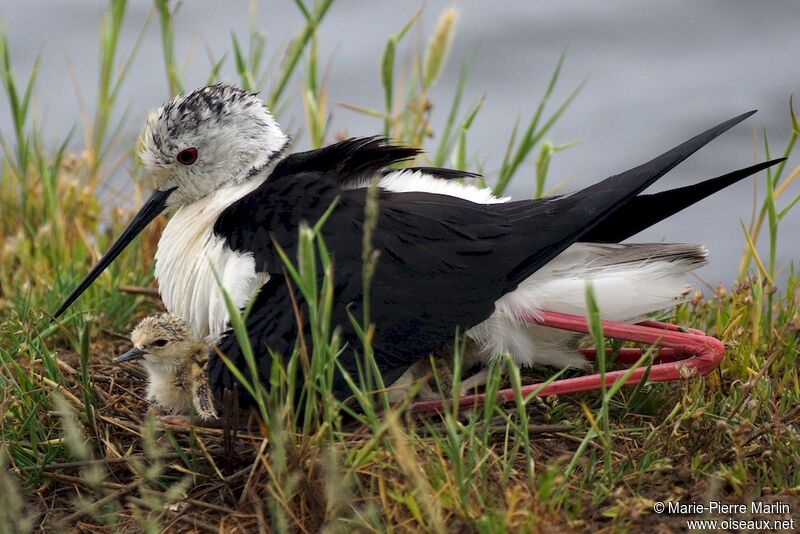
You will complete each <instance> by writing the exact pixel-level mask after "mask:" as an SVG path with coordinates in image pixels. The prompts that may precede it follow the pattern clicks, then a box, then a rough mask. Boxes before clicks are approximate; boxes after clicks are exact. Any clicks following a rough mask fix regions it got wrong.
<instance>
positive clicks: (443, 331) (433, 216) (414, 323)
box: [210, 113, 751, 395]
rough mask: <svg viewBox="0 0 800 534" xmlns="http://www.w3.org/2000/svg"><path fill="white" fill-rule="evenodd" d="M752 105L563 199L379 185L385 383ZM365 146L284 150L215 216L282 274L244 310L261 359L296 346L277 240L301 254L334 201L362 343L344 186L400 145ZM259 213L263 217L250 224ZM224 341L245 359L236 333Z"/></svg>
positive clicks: (378, 285) (350, 303) (352, 218)
mask: <svg viewBox="0 0 800 534" xmlns="http://www.w3.org/2000/svg"><path fill="white" fill-rule="evenodd" d="M750 114H751V113H747V114H745V115H742V116H739V117H736V118H734V119H732V120H730V121H727V122H725V123H722V124H720V125H719V126H716V127H714V128H712V129H710V130H708V131H706V132H704V133H702V134H700V135H698V136H696V137H694V138H692V139H691V140H689V141H687V142H685V143H683V144H681V145H679V146H678V147H676V148H674V149H672V150H670V151H669V152H666V153H665V154H663V155H661V156H659V157H657V158H655V159H654V160H652V161H650V162H649V163H646V164H644V165H641V166H639V167H636V168H634V169H632V170H630V171H627V172H624V173H622V174H619V175H616V176H612V177H610V178H607V179H606V180H603V181H602V182H599V183H598V184H595V185H593V186H590V187H588V188H586V189H584V190H582V191H579V192H577V193H575V194H572V195H568V196H564V197H559V198H556V199H540V200H523V201H518V202H510V203H506V204H492V205H483V204H474V203H471V202H468V201H466V200H463V199H460V198H455V197H450V196H442V195H434V194H429V193H390V192H386V191H380V192H378V204H379V217H378V220H377V227H376V229H375V232H374V235H373V245H374V247H375V249H377V250H379V251H380V254H381V256H380V259H379V261H378V266H377V270H376V272H375V276H374V279H373V283H372V286H371V299H370V301H371V310H372V317H373V321H374V322H375V324H376V330H375V338H374V350H375V355H376V361H377V363H378V366H379V368H380V370H381V372H382V373H383V374H384V379H385V381H386V382H387V383H391V382H393V381H394V379H396V378H397V377H398V376H399V375H400V374H402V372H404V371H405V369H406V368H407V367H408V366H409V365H410V364H412V363H413V362H414V361H416V360H418V359H419V358H421V357H424V356H425V355H426V354H427V353H429V352H431V351H432V350H435V349H436V348H438V347H440V346H441V345H443V344H445V343H447V342H448V341H450V340H452V338H453V335H454V332H455V330H456V328H457V327H461V328H462V331H463V330H464V329H468V328H471V327H472V326H475V325H476V324H478V323H480V322H482V321H483V320H485V319H486V318H487V317H489V315H491V313H492V312H493V310H494V303H495V301H496V300H497V299H498V298H500V297H501V296H502V295H504V294H505V293H508V292H509V291H512V290H513V289H514V288H516V286H517V285H518V284H519V283H520V282H521V281H522V280H524V279H525V278H527V277H528V276H530V275H531V274H532V273H534V272H535V271H536V270H538V269H539V268H540V267H541V266H543V265H544V264H546V263H547V262H548V261H550V260H551V259H553V258H554V257H555V256H557V255H558V254H559V253H560V252H562V251H563V250H564V249H566V248H567V247H569V246H570V245H571V244H572V243H574V242H576V241H578V240H579V239H581V237H582V236H583V235H585V234H586V233H587V232H589V231H591V230H592V228H594V227H595V226H596V225H597V224H598V223H600V222H601V221H603V220H604V219H605V218H606V217H608V216H609V215H610V214H612V213H613V212H614V211H616V210H618V209H620V208H621V207H623V206H625V205H626V204H627V203H628V202H629V201H630V200H631V199H632V198H633V197H635V196H636V195H638V194H639V193H640V192H641V191H642V190H643V189H645V188H646V187H647V186H649V185H651V184H652V183H653V182H655V181H656V180H657V179H658V178H660V177H661V176H663V175H664V174H665V173H666V172H668V171H669V170H670V169H672V168H673V167H674V166H675V165H677V164H678V163H680V162H681V161H683V160H684V159H686V158H687V157H689V156H690V155H691V154H692V153H694V152H695V151H696V150H698V149H699V148H701V147H702V146H703V145H705V144H706V143H708V142H709V141H711V140H712V139H714V138H715V137H717V136H718V135H719V134H721V133H722V132H724V131H725V130H727V129H728V128H730V127H732V126H733V125H735V124H737V123H738V122H740V121H742V120H744V119H745V118H746V117H748V116H749V115H750ZM362 142H363V141H362ZM361 147H362V148H363V149H364V150H366V151H367V152H369V153H370V156H366V155H365V154H361V152H360V150H359V149H357V148H355V149H353V150H351V151H350V152H349V153H346V154H344V157H342V158H339V159H336V158H327V156H326V158H327V159H328V160H329V163H330V165H331V166H330V167H329V168H327V169H324V168H323V167H324V165H322V164H321V163H320V161H322V160H324V159H326V158H321V157H320V159H316V158H317V157H319V156H313V155H312V156H310V157H309V156H308V155H307V156H305V157H306V158H307V159H306V161H309V160H311V161H314V165H308V166H306V165H300V164H298V162H297V161H294V160H292V158H287V160H289V161H286V160H284V161H282V162H281V163H279V164H278V165H277V166H276V169H275V171H274V172H273V173H272V175H271V176H270V178H269V179H268V180H266V181H265V182H264V184H262V185H261V186H260V187H259V188H258V189H256V190H255V191H254V192H253V193H251V194H249V195H247V196H245V197H244V198H242V199H240V200H239V201H237V202H236V203H234V204H233V205H231V206H230V207H229V208H228V209H226V210H225V212H224V213H223V214H222V215H221V216H220V218H219V220H218V222H217V224H216V226H215V231H216V232H217V233H218V234H220V235H222V236H224V237H225V238H226V239H227V240H228V242H229V243H230V245H231V246H232V248H234V249H235V250H239V251H243V252H250V253H252V254H253V255H254V257H255V260H256V266H257V268H259V269H263V270H265V271H267V272H269V273H271V274H273V275H274V276H275V278H274V280H275V281H272V280H271V281H270V284H268V287H267V288H266V290H264V291H262V292H261V294H260V295H259V297H258V300H257V302H256V304H255V306H254V307H253V310H252V312H251V315H250V317H249V319H248V329H249V333H250V338H251V343H252V344H253V346H254V349H255V350H256V351H257V353H258V354H259V355H261V357H263V358H265V359H268V358H267V356H266V354H267V353H268V351H267V349H268V348H271V349H273V351H275V352H277V353H279V354H284V355H286V354H287V351H289V350H290V349H291V346H293V345H291V344H290V343H289V341H288V340H290V339H291V338H292V336H293V335H294V334H296V326H292V325H293V321H294V315H293V314H294V312H293V309H292V307H291V306H289V305H287V299H288V295H289V289H288V288H287V286H286V284H285V283H284V282H283V281H282V279H281V273H282V271H283V266H282V264H281V262H280V259H279V258H278V256H277V254H276V251H275V248H274V245H273V241H274V242H277V243H279V244H280V245H281V246H282V247H283V248H284V249H285V250H287V252H288V253H289V256H290V257H292V258H296V256H297V234H298V226H299V225H300V223H301V222H302V221H307V222H309V223H314V222H316V221H317V220H318V219H319V218H320V217H321V216H322V215H323V213H324V212H325V210H326V209H327V208H328V207H329V206H330V205H331V203H332V202H333V201H334V199H338V203H337V206H336V208H335V209H334V210H333V212H332V214H331V215H330V217H329V219H328V220H327V222H326V223H325V225H324V227H323V230H322V235H323V238H324V240H325V242H326V244H327V247H328V249H329V250H330V251H331V252H332V255H333V261H334V265H335V279H336V284H335V285H336V287H335V306H334V310H333V322H334V324H335V325H338V326H341V327H342V328H343V336H344V340H345V341H346V342H348V343H350V344H351V347H357V346H358V342H357V340H356V337H355V334H354V333H353V332H352V330H351V329H350V328H349V327H348V325H349V322H348V319H347V317H348V311H349V312H350V313H353V314H354V316H355V317H360V309H361V308H360V307H361V301H362V281H361V271H362V262H361V239H362V238H361V236H362V229H363V224H364V208H365V198H366V190H365V189H355V190H346V191H343V190H341V187H340V185H341V183H342V182H343V181H346V180H347V176H357V175H361V176H363V173H365V172H377V171H379V170H380V169H375V165H373V164H372V162H373V161H378V162H380V163H378V164H379V165H386V164H388V163H391V162H394V161H397V159H398V158H400V157H402V155H403V154H404V153H403V152H402V151H399V150H397V149H396V147H392V146H390V145H385V143H384V142H383V141H378V140H369V141H367V142H366V143H365V144H362V145H361ZM381 147H383V148H381ZM323 150H325V149H323ZM323 154H324V153H323ZM315 165H316V166H315ZM251 221H256V223H257V224H248V222H251ZM300 303H301V305H302V302H300ZM220 349H221V350H223V351H224V352H225V353H226V354H227V355H228V357H229V358H231V359H232V360H233V362H234V363H235V364H237V366H239V367H240V368H244V364H243V360H242V357H241V351H240V350H239V348H238V346H237V344H236V342H235V340H233V338H232V335H231V334H228V335H227V337H226V338H224V339H223V340H222V341H221V343H220ZM342 358H343V359H344V364H345V367H346V368H348V369H354V368H355V366H354V362H353V361H352V358H353V356H352V355H351V354H349V351H348V352H346V353H345V354H344V355H343V356H342ZM210 368H211V372H210V378H211V381H212V384H213V385H214V386H215V387H216V389H217V392H219V390H220V389H219V388H221V387H223V386H224V385H226V384H229V383H230V381H231V379H230V376H229V373H228V371H227V369H226V368H224V365H223V364H222V363H221V362H220V361H219V360H218V359H216V358H212V361H211V362H210ZM264 368H265V369H269V365H268V364H267V363H265V367H264ZM267 377H268V374H264V375H262V377H261V378H262V380H264V379H266V378H267ZM339 386H340V387H339V388H338V390H337V393H339V394H342V395H344V394H346V393H347V391H346V388H344V385H343V383H341V382H340V383H339Z"/></svg>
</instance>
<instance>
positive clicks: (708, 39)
mask: <svg viewBox="0 0 800 534" xmlns="http://www.w3.org/2000/svg"><path fill="white" fill-rule="evenodd" d="M103 5H104V4H103V3H102V2H98V1H72V2H52V1H46V0H29V1H26V2H21V1H16V0H0V20H3V19H4V21H5V24H6V26H7V28H8V37H9V43H10V49H11V57H12V60H13V63H14V67H15V69H16V72H17V74H18V75H20V74H27V71H28V70H29V69H30V68H31V66H32V65H33V63H34V60H35V58H36V56H37V55H39V56H41V67H40V73H39V78H38V83H37V86H36V93H35V94H36V107H37V114H38V115H39V116H40V117H41V125H42V129H43V130H44V132H45V134H46V138H47V139H48V141H49V142H50V143H52V144H55V143H57V142H59V141H60V140H61V139H63V137H64V136H65V135H66V134H67V132H68V131H69V130H70V129H71V128H72V127H73V126H80V122H79V110H80V104H79V102H80V101H83V102H84V103H88V105H91V103H92V102H94V101H95V94H96V86H97V70H98V32H99V26H100V17H101V13H102V8H103ZM450 6H454V7H455V8H457V10H458V12H459V15H460V16H459V20H458V26H457V33H456V37H455V40H454V42H453V46H452V53H451V55H450V59H449V62H448V64H447V67H446V69H445V70H444V72H443V73H442V76H441V78H440V80H439V81H438V83H437V85H436V87H435V88H434V90H433V92H432V99H433V101H434V103H439V106H438V107H435V108H434V110H433V126H434V130H436V129H437V125H441V124H442V122H443V121H444V116H445V115H446V112H447V109H446V106H447V105H448V104H449V102H450V99H451V96H452V94H453V92H454V91H455V88H456V85H457V81H458V76H459V68H460V65H461V64H462V63H463V62H465V61H468V62H469V64H470V66H471V68H470V77H469V81H468V84H467V90H466V92H465V98H464V103H465V104H467V105H471V104H472V103H474V102H475V101H476V100H477V99H478V98H480V97H481V96H482V95H485V96H486V101H485V105H484V106H483V109H482V110H481V112H480V113H479V115H478V117H477V119H476V121H475V123H474V125H473V128H472V132H471V134H470V137H469V149H470V152H471V153H473V154H476V155H477V156H478V157H479V158H480V160H481V162H482V164H483V168H484V169H485V172H486V174H487V175H488V177H489V178H490V179H491V178H492V177H493V175H494V173H496V171H497V169H498V167H499V165H500V162H501V160H502V154H503V151H504V149H505V145H506V142H507V139H508V136H509V134H510V131H511V128H512V126H513V124H514V121H515V119H516V117H517V116H520V117H522V119H523V120H524V119H526V118H527V117H529V116H530V114H531V113H532V111H533V109H534V106H535V104H536V102H537V101H538V98H539V96H540V95H541V94H542V92H543V91H544V88H545V86H546V83H547V78H548V76H549V75H550V72H551V70H552V68H553V66H554V64H555V62H556V59H557V57H558V55H559V54H560V53H561V52H562V51H563V50H564V49H567V50H568V52H567V59H566V62H565V66H564V70H563V76H562V80H561V82H560V84H559V86H558V88H557V90H556V92H555V94H554V99H553V101H554V104H555V103H557V102H558V101H560V100H561V99H563V98H565V97H566V96H567V95H568V94H569V92H570V91H571V90H572V89H573V88H574V87H575V86H577V85H578V84H579V83H580V82H581V81H582V80H586V81H587V85H586V87H585V89H584V90H583V91H582V92H581V94H580V95H579V96H578V98H577V100H575V102H574V104H573V105H572V106H571V107H570V109H569V110H568V111H567V112H566V114H565V115H564V117H563V119H562V120H560V121H559V122H558V123H557V124H556V126H555V127H554V128H553V130H552V131H551V133H550V135H549V138H550V139H551V140H552V141H553V142H554V143H557V144H558V143H564V142H568V141H573V140H577V141H580V143H579V144H578V145H577V146H575V147H573V148H571V149H569V150H567V151H565V152H563V153H560V154H558V155H557V156H556V157H555V159H554V161H553V163H552V165H551V169H550V181H551V183H556V182H558V181H560V180H563V179H568V178H569V179H571V182H570V184H569V185H568V189H570V190H571V189H575V188H578V187H580V186H584V185H586V184H589V183H591V182H593V181H596V180H598V179H601V178H604V177H606V176H608V175H610V174H613V173H615V172H618V171H621V170H624V169H627V168H629V167H631V166H634V165H636V164H638V163H641V162H643V161H646V160H647V159H649V158H650V157H652V156H654V155H657V154H658V153H660V152H661V151H662V150H664V149H667V148H670V147H671V146H672V145H674V144H676V143H678V142H680V141H683V140H684V139H686V138H688V137H689V136H691V135H693V134H695V133H697V132H699V131H701V130H702V129H705V128H706V127H708V126H711V125H713V124H715V123H717V122H719V121H721V120H724V119H727V118H730V117H732V116H734V115H737V114H739V113H741V112H744V111H747V110H749V109H759V113H758V114H757V115H756V116H755V117H754V119H750V120H749V121H748V122H747V123H746V124H744V125H741V126H739V127H737V128H736V129H734V130H733V131H731V132H729V133H727V134H725V135H724V136H723V137H721V138H720V139H718V140H717V141H715V142H714V143H713V144H712V145H710V146H708V147H707V148H705V149H704V150H703V151H702V152H700V153H698V154H697V155H695V156H694V157H692V158H691V159H690V160H689V161H687V162H686V163H684V164H682V165H681V166H680V167H679V168H677V169H676V170H674V171H673V172H671V173H670V174H669V175H668V176H667V177H666V178H665V179H663V180H662V181H661V182H660V183H659V184H657V185H656V186H654V188H653V190H654V191H655V190H659V189H665V188H671V187H675V186H679V185H683V184H688V183H691V182H694V181H697V180H699V179H702V178H708V177H712V176H716V175H718V174H722V173H724V172H727V171H729V170H732V169H734V168H738V167H741V166H745V165H748V164H750V163H751V162H752V161H753V159H754V157H763V148H762V146H763V145H762V142H761V140H760V139H761V135H762V130H763V128H766V129H767V131H768V134H769V137H770V141H771V143H772V147H773V150H774V151H777V150H778V149H779V148H780V149H782V147H783V145H784V142H785V140H786V138H787V136H788V134H789V130H790V127H789V120H788V100H789V95H790V94H792V93H795V94H796V95H797V96H798V100H800V59H798V58H800V2H797V1H796V0H781V1H768V2H753V1H747V0H714V1H710V0H709V1H703V2H698V1H689V0H686V1H671V2H663V1H655V0H615V1H611V2H596V1H593V0H581V1H570V2H542V1H536V2H510V1H509V2H485V1H481V0H455V1H452V2H439V1H429V2H425V3H424V4H423V2H421V1H408V2H397V1H374V0H371V1H370V0H340V1H338V2H337V3H335V4H334V5H333V7H332V8H331V10H330V12H329V14H328V16H327V18H326V20H325V21H324V23H323V25H322V28H321V32H320V37H319V50H320V54H321V59H322V60H323V61H324V62H325V64H326V65H327V66H328V70H327V81H328V87H329V99H330V100H331V101H332V102H341V103H350V104H357V105H362V106H367V107H372V108H376V109H380V108H381V107H382V102H383V100H382V99H383V96H382V91H381V87H380V83H379V77H378V63H379V61H380V57H381V54H382V50H383V46H384V43H385V40H386V37H387V36H388V35H390V34H393V33H396V32H398V31H399V30H400V29H401V28H402V27H403V25H404V24H405V23H406V21H408V20H409V19H410V18H411V17H412V16H413V15H414V13H416V12H417V10H419V9H420V7H424V9H423V12H422V15H421V27H422V31H419V30H413V31H412V32H411V34H409V35H408V36H407V37H406V43H407V45H408V46H409V47H410V46H422V45H424V42H425V39H426V38H427V34H428V32H429V31H430V30H431V29H432V28H433V26H434V25H435V22H436V20H437V18H438V16H439V14H440V13H441V11H442V10H443V9H445V8H447V7H450ZM249 7H250V4H249V3H247V2H216V1H213V0H191V1H188V2H184V3H183V5H182V7H181V9H180V11H179V14H178V16H177V18H176V31H177V35H176V46H177V57H178V58H179V61H180V63H181V65H182V72H181V75H182V77H183V80H184V83H185V85H186V86H187V87H193V86H198V85H202V84H203V83H204V81H205V80H206V78H207V76H208V72H209V65H210V63H209V57H208V54H207V50H208V51H210V53H211V54H212V55H213V57H214V58H219V57H220V56H221V55H222V54H224V53H225V52H228V56H229V57H228V60H227V61H226V63H225V65H224V67H223V69H222V77H223V78H224V79H227V80H231V81H235V80H237V77H236V74H235V68H234V64H233V61H232V58H231V54H230V49H231V43H230V35H231V32H232V31H233V32H236V33H237V34H238V35H239V36H240V37H241V38H245V36H246V34H247V30H248V24H253V25H254V26H255V28H257V29H258V30H261V31H264V32H266V35H267V39H268V52H267V55H271V54H274V53H275V50H277V47H278V46H281V45H284V44H285V43H286V42H287V41H288V40H289V39H290V38H291V37H292V36H293V35H294V33H295V32H296V31H297V29H298V28H299V27H300V25H301V24H302V18H301V16H300V14H299V12H298V10H297V8H296V7H295V5H294V3H293V2H291V1H289V0H283V1H268V2H260V3H258V7H257V11H256V16H255V18H253V19H250V20H249V18H248V14H249ZM150 11H151V3H150V2H146V1H139V0H133V1H130V2H129V6H128V16H127V19H126V22H125V26H124V29H123V33H122V36H121V43H120V47H121V51H122V52H123V53H127V52H128V51H130V50H131V48H132V47H133V44H134V42H135V40H136V38H137V36H138V33H139V31H140V30H141V28H142V26H143V24H144V22H145V20H146V19H147V17H148V14H149V13H150ZM405 49H406V50H407V49H408V48H405ZM161 53H162V52H161V43H160V36H159V28H158V22H157V20H155V19H153V20H151V22H150V26H149V27H148V29H147V30H146V32H145V36H144V39H143V42H142V45H141V49H140V50H139V53H138V55H137V57H136V59H135V62H134V63H133V65H132V67H131V70H130V74H129V76H128V78H127V80H126V81H125V82H124V85H123V86H122V89H121V91H120V94H119V102H120V103H121V104H122V105H121V106H120V109H122V108H127V110H128V114H127V117H126V120H125V128H124V130H123V132H124V138H125V139H126V140H127V141H126V142H125V143H124V145H126V146H130V142H132V140H133V138H134V136H135V135H136V133H137V132H138V129H139V128H140V126H141V124H142V121H143V120H144V118H145V116H146V113H147V112H148V110H150V109H151V108H153V107H155V106H157V105H158V104H159V103H161V101H162V100H164V99H165V98H167V97H168V96H169V95H168V94H167V93H168V91H167V83H166V78H165V76H164V69H163V62H162V55H161ZM399 59H400V61H402V59H403V56H402V55H401V56H400V58H399ZM73 78H74V80H76V81H77V85H78V86H79V87H78V89H77V92H78V93H79V94H80V100H79V99H78V98H77V97H76V87H75V82H73ZM299 86H300V82H299V81H298V80H297V79H295V80H293V81H292V82H291V85H290V88H289V89H290V92H291V94H292V95H293V98H292V100H291V101H290V102H289V105H288V106H287V107H286V109H284V110H283V111H282V114H281V122H282V124H283V125H284V126H285V127H287V128H288V129H289V130H296V129H297V128H300V127H301V126H302V124H303V111H302V105H301V103H300V99H299V91H298V89H299ZM797 105H798V108H800V102H798V104H797ZM3 106H5V103H4V102H3ZM332 109H333V117H332V128H331V132H332V133H336V132H346V133H347V134H350V135H366V134H372V133H377V132H379V131H380V128H381V123H380V122H379V121H378V120H377V119H374V118H369V117H365V116H363V115H360V114H357V113H354V112H352V111H349V110H347V109H345V108H343V107H336V106H333V107H332ZM551 109H553V108H551ZM120 117H121V114H119V115H118V116H117V118H118V119H119V118H120ZM10 125H11V119H10V116H9V114H8V113H7V111H5V109H4V110H3V112H0V131H2V134H3V137H4V138H5V139H9V138H10V137H11V129H10V128H11V126H10ZM80 139H81V136H80V135H76V136H75V141H74V142H73V145H74V147H75V148H80V146H81V142H80ZM754 140H755V141H754ZM434 143H435V140H434V142H432V143H431V146H435V145H434ZM305 146H306V145H305V141H304V140H303V139H302V136H301V141H300V144H299V147H300V148H304V147H305ZM798 163H800V158H798V157H797V156H795V157H794V158H793V159H792V160H791V161H790V165H789V168H792V167H794V166H796V165H797V164H798ZM128 165H129V164H128V163H125V164H124V165H123V167H122V170H121V171H120V172H119V173H118V176H117V177H116V179H115V181H114V184H113V186H112V187H109V188H107V189H106V190H105V191H104V192H103V194H104V195H105V198H104V200H105V201H106V202H108V203H109V204H112V203H126V202H128V197H127V196H126V192H128V191H130V189H129V186H128V184H127V182H126V178H127V168H126V167H127V166H128ZM787 170H788V169H787ZM519 174H520V175H519V176H518V178H517V180H516V182H515V183H514V184H513V185H512V187H511V189H510V192H511V193H512V194H513V195H514V196H516V197H524V196H529V195H531V194H532V192H533V176H534V171H533V163H532V162H528V163H526V164H525V165H524V168H523V169H522V170H521V171H520V173H519ZM758 188H759V190H760V191H763V178H762V179H761V180H759V181H758ZM797 194H800V181H798V183H795V184H794V185H793V186H792V187H791V188H790V189H789V190H788V191H787V193H786V195H785V196H786V197H787V198H786V199H782V202H781V204H784V203H785V202H786V201H787V200H788V199H789V198H791V197H793V196H796V195H797ZM752 199H753V181H747V182H746V183H741V184H738V185H736V186H735V187H732V188H730V189H729V190H727V191H724V192H722V193H719V194H718V195H716V196H715V197H714V198H712V199H709V200H706V201H704V202H703V203H702V204H700V205H697V206H695V207H693V208H690V209H688V210H686V211H685V212H683V213H681V214H679V215H678V216H675V217H673V218H671V219H669V220H667V221H665V222H663V223H660V224H658V225H656V226H655V227H653V228H651V229H649V230H647V231H645V232H643V233H642V234H640V235H639V236H637V237H636V238H635V240H637V241H661V240H669V241H688V242H702V243H706V244H707V245H708V247H709V248H710V250H711V264H710V265H709V266H708V267H706V268H704V269H703V270H702V271H701V275H702V276H703V277H704V278H705V279H706V280H708V281H709V282H712V283H714V282H716V281H719V280H722V281H730V280H732V279H733V278H734V277H735V274H736V270H737V266H738V257H739V254H740V252H741V248H742V244H743V242H744V241H743V237H742V230H741V226H740V223H739V221H740V220H745V221H749V219H750V216H751V212H752ZM796 211H797V213H794V214H790V215H789V216H787V217H786V219H785V220H784V222H783V224H782V227H781V232H782V233H781V236H780V237H781V240H780V248H779V249H778V258H779V262H780V263H781V264H784V265H785V264H787V263H788V262H789V261H790V260H797V259H798V257H800V240H798V239H797V237H796V232H797V228H798V223H800V208H798V209H797V210H796ZM765 241H766V240H765V239H762V243H761V245H762V246H760V249H761V250H762V251H765V249H766V247H765V246H764V245H765V244H766V242H765Z"/></svg>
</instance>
